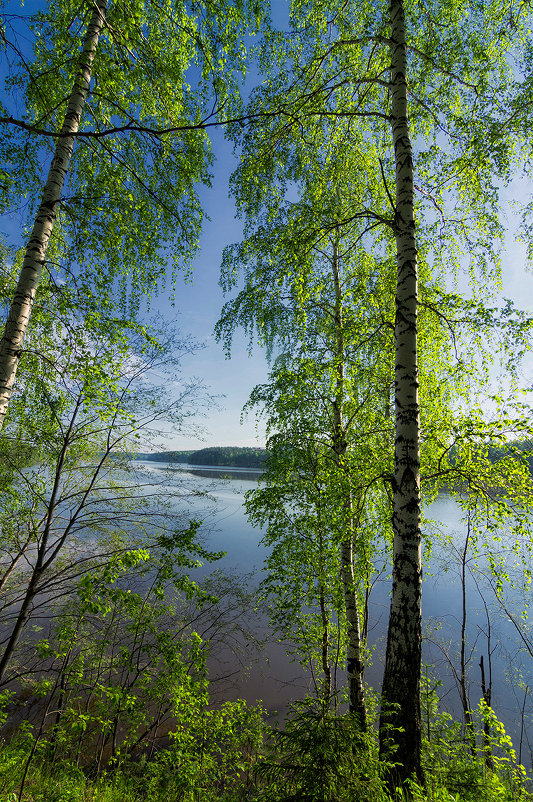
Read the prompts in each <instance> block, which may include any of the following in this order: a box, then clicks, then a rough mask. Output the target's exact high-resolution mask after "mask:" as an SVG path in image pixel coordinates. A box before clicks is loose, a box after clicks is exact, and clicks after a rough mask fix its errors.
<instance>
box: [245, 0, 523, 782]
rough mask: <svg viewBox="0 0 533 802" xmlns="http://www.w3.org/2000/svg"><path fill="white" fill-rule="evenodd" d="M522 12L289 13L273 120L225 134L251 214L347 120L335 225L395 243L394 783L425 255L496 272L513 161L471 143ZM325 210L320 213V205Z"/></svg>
mask: <svg viewBox="0 0 533 802" xmlns="http://www.w3.org/2000/svg"><path fill="white" fill-rule="evenodd" d="M521 13H522V11H521V9H520V8H519V7H518V6H517V7H513V9H511V8H510V7H509V8H506V9H502V8H500V7H499V6H496V5H490V7H485V6H483V7H481V6H479V5H475V4H473V5H469V6H468V7H466V6H464V5H462V6H461V7H459V6H458V5H455V4H453V3H445V4H440V5H436V4H432V5H431V6H430V7H427V5H425V6H424V7H422V6H421V5H420V4H418V3H417V2H413V3H411V2H409V3H405V4H404V3H403V2H397V0H393V2H391V3H390V5H389V6H388V7H387V6H385V4H379V5H378V6H376V5H375V4H374V5H372V4H367V5H366V4H363V5H361V4H358V5H357V7H355V6H353V5H350V4H331V3H324V4H323V3H321V2H319V1H318V2H310V3H295V4H293V6H292V17H291V22H292V26H293V27H292V32H291V37H290V38H286V39H284V38H283V36H282V35H280V36H279V37H278V38H277V39H276V40H275V41H274V43H273V44H271V43H269V46H270V47H271V49H270V51H269V56H270V63H272V61H273V60H274V59H275V58H276V57H277V59H278V62H279V63H281V66H280V69H279V71H278V72H277V73H276V74H275V75H273V76H272V77H270V78H269V79H268V80H267V81H266V82H265V83H264V85H263V86H262V87H261V89H259V90H258V91H257V92H256V94H255V96H254V97H252V108H253V109H258V108H262V109H265V110H269V111H271V110H273V109H276V111H277V116H276V118H275V119H272V118H270V117H268V116H267V115H266V119H263V120H261V121H260V122H258V123H257V124H256V125H255V126H253V127H251V128H250V129H248V130H247V131H245V132H244V133H242V132H239V131H237V130H235V132H234V135H235V137H236V138H237V139H238V140H239V141H240V142H242V146H243V152H244V155H243V159H242V162H241V166H240V168H239V170H238V171H237V173H236V176H235V179H234V187H235V191H236V194H237V197H238V199H239V200H240V202H241V204H242V207H243V209H244V210H245V212H246V214H247V215H248V219H252V218H253V217H257V215H258V212H259V211H260V209H261V208H264V206H265V204H266V205H267V206H268V205H269V204H270V205H271V206H272V207H274V208H275V207H276V205H277V206H278V207H279V206H280V205H281V204H282V202H283V199H284V198H286V197H287V195H290V193H291V191H292V190H293V187H292V185H291V183H290V182H291V181H294V180H297V178H296V177H297V176H298V170H299V167H300V161H299V159H298V157H297V156H295V155H294V151H293V150H291V142H292V141H294V138H296V137H298V136H299V137H301V140H302V141H305V142H306V143H310V142H312V141H313V133H312V131H313V129H314V130H321V127H323V126H324V120H331V119H337V120H346V121H347V122H348V124H350V125H351V127H352V129H354V130H357V133H358V137H357V136H354V137H352V138H351V139H349V140H347V142H346V143H345V147H352V148H354V150H355V152H356V153H357V156H358V157H359V159H360V162H361V163H364V164H365V175H366V176H367V179H366V184H365V190H366V191H364V192H359V193H358V194H357V195H352V196H351V197H350V200H351V202H352V203H351V207H350V208H349V209H348V206H347V205H345V206H344V207H343V214H344V216H343V218H342V220H341V221H340V222H341V223H344V224H346V223H348V221H351V220H354V219H359V220H360V221H361V222H362V223H363V221H364V223H363V225H364V234H363V235H362V236H363V238H364V240H365V243H366V249H367V252H369V253H374V254H375V253H376V248H378V252H379V238H376V234H375V233H372V232H376V231H377V229H378V227H383V229H384V230H387V231H388V233H389V235H391V236H392V237H393V241H394V251H395V256H396V269H395V271H394V273H395V275H396V301H395V306H396V311H395V324H394V326H395V354H396V356H395V412H394V415H395V422H396V423H395V427H396V433H395V441H396V445H395V458H394V470H393V472H392V473H391V476H390V481H391V488H392V495H393V527H394V549H393V557H394V567H393V590H392V600H391V619H390V631H389V637H388V647H387V658H386V670H385V678H384V685H383V702H384V704H383V712H382V727H381V746H382V754H383V755H384V754H385V752H387V749H388V746H391V745H392V747H393V752H394V760H395V761H397V764H398V770H397V772H393V773H392V775H391V777H390V783H391V787H392V788H394V787H395V786H396V784H397V783H398V784H401V783H402V782H403V781H404V780H405V779H406V778H407V777H409V776H415V777H418V779H421V769H420V709H419V687H420V648H421V646H420V644H421V641H420V599H421V579H422V574H421V557H420V543H421V524H420V500H421V497H420V440H421V437H420V407H419V397H418V392H419V387H418V385H419V369H418V342H417V335H418V326H417V315H418V312H419V296H418V273H417V262H418V261H419V260H420V258H423V259H424V260H425V261H426V262H427V260H429V259H431V262H432V265H433V269H434V271H435V275H439V274H440V276H441V280H443V278H444V277H446V276H447V277H449V276H450V273H452V274H453V271H455V270H459V269H460V261H461V254H465V255H466V254H467V255H468V258H469V259H470V270H471V275H472V276H474V275H476V274H477V282H478V283H477V287H476V290H474V291H475V292H478V294H479V293H482V289H481V288H482V287H483V285H484V283H486V282H487V281H489V280H490V279H491V277H494V276H496V277H497V275H498V270H497V244H498V239H499V238H500V237H501V233H502V229H501V226H500V224H499V222H498V217H497V197H498V189H497V186H496V183H495V175H499V177H500V179H502V178H503V179H505V177H506V170H507V162H505V160H502V159H500V158H499V153H498V151H497V149H496V150H487V151H485V152H482V151H481V149H480V147H479V143H480V141H482V137H483V134H482V132H483V130H484V127H483V126H484V122H485V113H486V111H487V109H488V108H500V103H501V98H502V97H503V92H504V89H505V87H506V86H508V84H509V80H510V69H509V65H508V63H507V62H506V60H505V53H506V52H507V49H508V48H509V47H510V46H511V42H513V41H517V38H519V37H520V36H521V24H522V23H523V20H524V17H523V15H522V16H520V15H521ZM512 14H514V17H513V24H512V25H510V26H508V25H507V22H509V21H510V19H511V17H510V15H512ZM516 20H522V23H518V24H517V23H516ZM264 62H265V63H267V62H268V57H266V56H265V58H264ZM413 142H414V143H415V144H416V147H415V146H414V145H413ZM348 143H349V144H348ZM415 156H416V159H415ZM341 191H342V190H341ZM268 192H270V193H271V195H272V198H273V200H271V201H268V200H265V197H266V195H267V193H268ZM383 199H385V203H383ZM345 200H347V198H345ZM322 201H323V203H324V206H325V207H327V205H328V201H329V198H327V197H323V198H322ZM383 236H384V237H385V236H386V235H385V234H383ZM494 264H496V268H493V265H494ZM274 298H276V294H275V293H274ZM434 314H435V315H436V317H438V316H439V310H438V309H435V308H434ZM444 317H445V316H444Z"/></svg>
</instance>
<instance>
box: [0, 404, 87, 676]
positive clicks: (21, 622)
mask: <svg viewBox="0 0 533 802" xmlns="http://www.w3.org/2000/svg"><path fill="white" fill-rule="evenodd" d="M82 399H83V396H82V395H80V396H79V397H78V400H77V403H76V406H75V409H74V412H73V414H72V417H71V419H70V423H69V426H68V429H67V431H66V433H65V436H64V438H63V444H62V446H61V451H60V454H59V458H58V461H57V466H56V470H55V476H54V484H53V487H52V492H51V494H50V501H49V502H48V509H47V512H46V517H45V521H44V527H43V531H42V534H41V537H40V542H39V546H38V549H37V557H36V560H35V565H34V566H33V568H32V572H31V576H30V580H29V582H28V587H27V588H26V592H25V594H24V599H23V601H22V604H21V607H20V610H19V612H18V614H17V619H16V621H15V626H14V627H13V631H12V633H11V636H10V638H9V640H8V642H7V645H6V648H5V649H4V653H3V654H2V657H1V659H0V686H1V685H2V684H4V678H5V674H6V671H7V669H8V666H9V663H10V662H11V659H12V657H13V654H14V652H15V649H16V647H17V644H18V642H19V639H20V635H21V633H22V630H23V628H24V627H25V626H26V622H27V621H28V618H29V617H30V613H31V608H32V605H33V601H34V599H35V597H36V596H37V595H38V593H39V589H40V583H41V579H42V577H43V576H44V575H45V573H46V570H47V567H48V565H49V561H50V558H49V559H48V560H46V559H45V558H46V553H47V549H48V546H49V540H50V533H51V530H52V523H53V520H54V515H55V510H56V506H57V503H58V496H59V492H60V482H61V477H62V473H63V465H64V463H65V458H66V455H67V451H68V449H69V446H70V441H71V436H72V431H73V429H74V424H75V422H76V417H77V415H78V412H79V409H80V407H81V404H82ZM75 519H76V516H72V517H71V519H70V524H69V525H71V524H73V522H74V521H75ZM65 532H66V533H68V527H67V529H66V530H65ZM65 536H66V535H64V537H65Z"/></svg>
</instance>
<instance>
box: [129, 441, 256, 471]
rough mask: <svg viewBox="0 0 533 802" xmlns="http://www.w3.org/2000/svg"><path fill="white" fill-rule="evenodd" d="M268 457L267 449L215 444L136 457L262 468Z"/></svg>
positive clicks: (193, 463)
mask: <svg viewBox="0 0 533 802" xmlns="http://www.w3.org/2000/svg"><path fill="white" fill-rule="evenodd" d="M266 458H267V452H266V449H264V448H249V447H247V446H213V447H210V448H201V449H199V450H198V451H161V452H159V453H157V454H137V455H136V457H135V459H146V460H151V461H154V462H186V463H187V464H188V465H221V466H224V467H226V466H227V467H235V468H262V467H264V465H265V462H266Z"/></svg>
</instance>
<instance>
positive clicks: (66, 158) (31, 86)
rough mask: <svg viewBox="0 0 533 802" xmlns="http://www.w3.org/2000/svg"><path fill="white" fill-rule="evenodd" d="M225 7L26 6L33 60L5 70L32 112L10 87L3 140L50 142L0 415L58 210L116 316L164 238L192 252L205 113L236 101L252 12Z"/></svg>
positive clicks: (140, 1)
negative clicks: (190, 74) (20, 111)
mask: <svg viewBox="0 0 533 802" xmlns="http://www.w3.org/2000/svg"><path fill="white" fill-rule="evenodd" d="M223 6H224V7H222V5H220V4H219V5H218V7H217V10H216V12H211V11H210V12H209V14H206V13H205V8H204V5H203V3H201V2H200V3H193V4H192V5H191V6H190V7H189V8H188V9H186V8H185V7H182V6H181V5H179V6H177V7H176V8H172V9H171V8H170V7H164V8H163V7H161V5H160V4H159V3H158V2H156V0H154V2H151V0H147V1H146V2H145V1H144V0H127V1H126V0H124V1H122V0H121V1H120V2H111V3H109V7H108V2H107V0H95V2H84V3H83V4H81V6H79V5H78V4H76V3H73V2H71V0H52V2H50V4H49V7H48V9H47V11H46V12H42V13H37V14H36V15H34V18H33V21H32V23H31V26H30V27H31V29H32V31H33V34H34V37H35V47H34V50H35V56H34V61H33V63H32V64H31V65H30V66H29V67H28V66H27V64H26V62H22V63H21V64H20V65H19V73H18V77H15V78H11V79H10V87H11V91H12V90H13V87H15V88H16V89H20V91H22V92H23V94H24V100H25V103H26V115H25V116H24V117H23V118H22V119H20V118H17V117H16V116H15V115H14V114H13V113H9V109H8V105H9V103H10V98H9V96H6V95H4V97H3V99H2V100H3V104H4V106H5V108H4V109H3V112H4V113H3V115H2V116H1V119H0V122H1V127H2V129H3V130H2V134H3V137H4V138H5V139H7V140H8V141H9V137H10V136H11V135H12V132H13V129H16V130H18V131H20V130H23V131H26V132H27V135H28V137H33V138H38V140H39V143H40V144H39V146H38V147H37V148H36V146H35V143H33V150H34V153H35V155H36V156H38V157H39V158H42V156H43V155H44V152H45V151H47V150H49V148H50V146H52V145H53V151H52V160H51V165H50V168H49V171H48V177H47V179H46V181H45V183H44V188H43V190H42V194H41V196H40V199H37V193H36V192H34V189H35V188H34V187H31V186H28V187H27V192H28V194H29V195H30V197H32V193H33V198H34V200H35V209H34V212H35V216H34V221H33V223H32V224H30V227H31V229H32V231H31V235H30V237H29V240H28V243H27V246H26V255H25V258H24V262H23V265H22V269H21V273H20V278H19V281H18V284H17V288H16V291H15V294H14V296H13V299H12V302H11V305H10V310H9V316H8V321H7V324H6V329H5V332H4V336H3V339H2V341H1V342H0V425H1V424H2V423H3V420H4V417H5V414H6V411H7V405H8V403H9V399H10V396H11V393H12V390H13V385H14V382H15V375H16V370H17V365H18V362H19V360H20V357H21V354H22V351H23V340H24V333H25V330H26V328H27V325H28V320H29V316H30V314H31V309H32V306H33V303H34V300H35V292H36V288H37V286H38V283H39V280H40V277H41V274H42V271H43V269H47V265H46V252H47V249H48V246H49V242H50V238H51V236H52V235H53V231H54V225H55V223H56V221H60V222H61V224H62V231H63V237H64V238H65V240H66V243H67V245H68V257H67V258H65V259H64V262H65V263H66V264H65V267H66V268H67V272H68V274H69V275H70V278H69V279H68V280H69V281H70V282H72V281H73V280H74V281H75V283H76V287H77V291H78V292H80V293H84V294H88V293H90V294H91V295H92V296H93V297H96V298H97V299H98V300H97V301H96V300H95V307H99V308H100V313H107V314H109V315H110V316H111V317H112V316H113V315H116V314H117V313H118V314H120V313H121V312H122V313H124V312H125V310H126V308H127V307H128V304H129V305H130V308H133V309H135V308H136V307H138V305H139V303H140V298H141V297H143V295H144V296H148V295H150V294H151V293H153V292H154V291H156V289H157V288H158V287H160V286H161V284H162V282H163V279H164V276H165V273H166V270H165V262H166V260H165V259H164V258H163V257H162V255H161V248H162V246H163V244H166V246H167V248H169V250H170V252H171V257H170V259H169V262H170V263H171V264H172V265H173V274H174V271H175V269H176V268H177V267H183V266H185V268H186V267H187V265H188V264H189V263H190V259H191V258H192V254H193V253H194V251H195V249H196V245H197V240H198V234H199V230H200V225H201V220H202V211H201V208H200V204H199V201H198V197H197V195H196V190H195V185H196V183H197V182H204V183H207V182H208V181H209V164H210V154H209V141H208V139H207V136H206V133H205V126H206V124H207V123H208V122H209V121H211V123H215V122H216V121H217V120H218V118H219V116H220V113H221V111H222V109H223V110H224V114H231V112H232V110H235V109H236V108H237V107H238V93H237V77H236V76H237V73H238V72H239V71H241V72H242V70H243V66H244V61H243V57H244V53H243V51H242V49H241V35H242V32H243V30H244V28H245V27H246V26H250V27H252V28H253V26H254V25H255V24H256V22H257V19H258V14H257V13H256V12H255V10H254V9H249V8H248V7H247V6H246V7H245V6H242V5H240V6H239V7H238V8H237V7H236V6H234V5H232V4H231V3H228V4H223ZM82 32H83V44H82V47H81V50H80V48H79V40H80V36H81V34H82ZM228 64H229V68H228ZM188 70H189V71H190V70H192V71H195V72H196V75H197V80H196V86H194V87H191V86H190V85H189V82H188V80H186V78H185V74H186V72H187V71H188ZM54 143H55V144H54ZM13 169H14V168H13ZM8 172H9V171H8ZM61 280H62V281H63V280H64V277H62V279H61ZM113 296H114V297H113ZM96 314H98V313H97V312H96V311H95V315H96Z"/></svg>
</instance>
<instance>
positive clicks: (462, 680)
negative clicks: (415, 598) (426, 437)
mask: <svg viewBox="0 0 533 802" xmlns="http://www.w3.org/2000/svg"><path fill="white" fill-rule="evenodd" d="M469 542H470V512H469V513H468V519H467V530H466V539H465V546H464V549H463V554H462V556H461V589H462V609H463V614H462V619H461V657H460V660H461V673H460V677H459V687H460V689H461V704H462V705H463V715H464V720H465V726H466V732H467V737H468V741H469V743H470V752H471V754H472V758H474V759H475V757H476V732H475V728H474V722H473V720H472V712H471V710H470V701H469V699H468V689H467V687H466V618H467V606H466V557H467V554H468V544H469Z"/></svg>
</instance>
